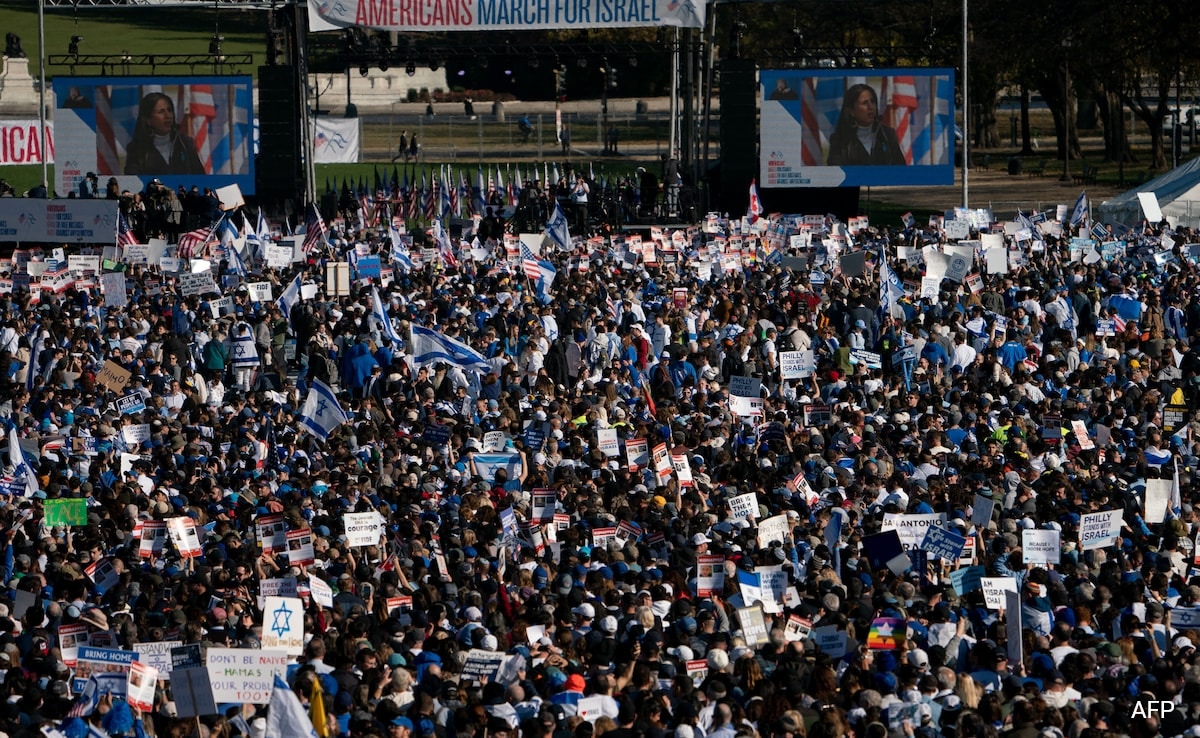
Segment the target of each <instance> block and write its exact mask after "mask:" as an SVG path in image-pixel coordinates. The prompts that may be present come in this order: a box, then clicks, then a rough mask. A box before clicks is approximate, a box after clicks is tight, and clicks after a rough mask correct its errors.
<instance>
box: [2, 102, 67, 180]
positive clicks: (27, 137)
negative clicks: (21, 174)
mask: <svg viewBox="0 0 1200 738" xmlns="http://www.w3.org/2000/svg"><path fill="white" fill-rule="evenodd" d="M46 151H47V152H49V154H50V155H49V156H48V157H47V158H46V163H47V164H53V163H54V124H53V123H51V122H49V121H46ZM41 163H42V134H41V131H40V125H39V124H38V122H37V119H28V120H26V119H22V120H0V166H4V165H5V164H41ZM18 194H19V193H18Z"/></svg>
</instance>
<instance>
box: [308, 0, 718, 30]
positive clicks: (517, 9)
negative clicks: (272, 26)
mask: <svg viewBox="0 0 1200 738" xmlns="http://www.w3.org/2000/svg"><path fill="white" fill-rule="evenodd" d="M704 10H705V1H704V0H642V1H641V2H622V1H619V0H598V1H597V2H595V3H579V2H572V0H550V2H545V3H510V2H506V1H505V0H429V1H428V2H425V3H419V4H417V3H408V2H403V0H383V1H382V2H380V0H341V1H340V2H336V3H331V2H327V1H326V0H309V2H308V25H309V29H310V30H312V31H333V30H337V29H341V28H350V27H353V26H364V27H367V28H374V29H377V30H380V31H402V32H405V31H516V30H531V29H539V30H547V29H587V28H639V27H642V26H675V27H678V28H704Z"/></svg>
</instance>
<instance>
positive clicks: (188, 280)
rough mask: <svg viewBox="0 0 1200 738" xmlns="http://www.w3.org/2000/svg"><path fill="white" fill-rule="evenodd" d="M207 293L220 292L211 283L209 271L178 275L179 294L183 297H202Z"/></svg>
mask: <svg viewBox="0 0 1200 738" xmlns="http://www.w3.org/2000/svg"><path fill="white" fill-rule="evenodd" d="M209 292H220V290H218V289H217V284H216V282H214V281H213V275H212V272H211V271H204V272H198V273H197V272H193V273H189V274H180V275H179V294H180V295H182V296H184V297H193V296H195V295H203V294H207V293H209Z"/></svg>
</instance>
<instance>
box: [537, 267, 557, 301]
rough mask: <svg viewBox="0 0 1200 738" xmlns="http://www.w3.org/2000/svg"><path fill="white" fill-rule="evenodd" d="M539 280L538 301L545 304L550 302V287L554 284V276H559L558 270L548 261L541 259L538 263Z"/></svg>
mask: <svg viewBox="0 0 1200 738" xmlns="http://www.w3.org/2000/svg"><path fill="white" fill-rule="evenodd" d="M537 265H538V281H537V294H538V301H539V302H541V303H542V304H543V305H547V304H549V302H550V288H551V287H552V286H554V278H555V277H557V276H558V270H557V269H555V268H554V265H553V264H551V263H550V262H548V261H542V260H539V261H538V263H537Z"/></svg>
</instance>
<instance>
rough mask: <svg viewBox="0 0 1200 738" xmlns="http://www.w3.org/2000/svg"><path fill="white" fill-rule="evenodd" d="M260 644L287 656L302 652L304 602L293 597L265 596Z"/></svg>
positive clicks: (297, 654)
mask: <svg viewBox="0 0 1200 738" xmlns="http://www.w3.org/2000/svg"><path fill="white" fill-rule="evenodd" d="M262 644H263V648H264V649H266V650H282V651H283V652H284V653H286V654H287V655H288V656H299V655H300V654H302V653H304V603H303V602H301V601H300V600H299V599H298V598H295V597H267V598H265V604H264V605H263V629H262Z"/></svg>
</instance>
